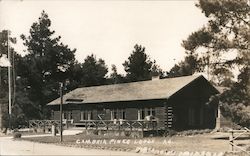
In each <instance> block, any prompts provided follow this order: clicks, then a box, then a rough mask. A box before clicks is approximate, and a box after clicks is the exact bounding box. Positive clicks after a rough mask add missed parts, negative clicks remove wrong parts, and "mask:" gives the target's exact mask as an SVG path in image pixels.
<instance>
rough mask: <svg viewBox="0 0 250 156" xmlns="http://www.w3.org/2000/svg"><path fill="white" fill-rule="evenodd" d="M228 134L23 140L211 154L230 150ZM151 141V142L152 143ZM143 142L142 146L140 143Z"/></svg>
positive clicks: (246, 140)
mask: <svg viewBox="0 0 250 156" xmlns="http://www.w3.org/2000/svg"><path fill="white" fill-rule="evenodd" d="M227 136H228V133H202V134H200V133H199V132H186V133H184V135H175V136H172V137H148V138H142V139H131V138H128V137H116V136H114V137H110V136H109V137H108V136H100V135H94V134H92V135H85V134H79V135H74V136H63V142H62V143H60V137H59V136H47V137H44V136H43V137H29V138H22V139H23V140H28V141H34V142H40V143H53V144H59V145H64V146H74V147H83V148H97V149H111V150H124V151H131V150H135V149H136V147H149V148H154V149H156V150H167V151H170V150H172V151H189V152H196V151H198V152H199V151H200V152H201V151H210V152H226V151H228V150H230V146H229V141H228V137H227ZM112 139H117V140H121V141H122V140H125V141H126V140H128V139H129V140H130V144H126V143H116V144H114V142H112V141H114V140H112ZM76 140H80V141H82V140H84V141H86V140H87V141H91V142H92V141H93V140H102V141H103V140H105V141H106V142H107V144H103V143H100V142H99V143H98V144H86V143H80V144H77V143H76ZM150 141H151V142H150ZM152 141H153V142H152ZM139 142H141V144H140V143H139ZM236 142H237V144H239V145H243V146H246V145H250V141H249V139H241V140H238V141H236Z"/></svg>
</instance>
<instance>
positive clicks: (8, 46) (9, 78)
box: [7, 30, 11, 129]
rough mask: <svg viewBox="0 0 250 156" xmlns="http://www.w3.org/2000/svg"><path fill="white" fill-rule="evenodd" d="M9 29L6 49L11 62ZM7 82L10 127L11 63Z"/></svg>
mask: <svg viewBox="0 0 250 156" xmlns="http://www.w3.org/2000/svg"><path fill="white" fill-rule="evenodd" d="M9 40H10V39H9V30H7V44H8V45H7V51H8V59H9V62H10V63H11V55H10V41H9ZM8 82H9V128H10V129H11V65H10V66H8Z"/></svg>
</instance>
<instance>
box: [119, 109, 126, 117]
mask: <svg viewBox="0 0 250 156" xmlns="http://www.w3.org/2000/svg"><path fill="white" fill-rule="evenodd" d="M120 114H121V115H120V117H121V118H120V119H126V112H125V109H121V110H120Z"/></svg>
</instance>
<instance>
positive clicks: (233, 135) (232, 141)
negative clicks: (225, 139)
mask: <svg viewBox="0 0 250 156" xmlns="http://www.w3.org/2000/svg"><path fill="white" fill-rule="evenodd" d="M229 133H230V136H229V145H230V151H231V152H232V153H236V152H244V153H246V154H248V155H250V152H249V151H247V150H246V149H244V148H243V147H240V146H239V145H237V144H236V141H237V139H239V138H240V137H242V136H244V135H245V137H247V138H250V129H248V128H246V127H245V128H244V129H243V130H230V131H229ZM246 135H248V136H246Z"/></svg>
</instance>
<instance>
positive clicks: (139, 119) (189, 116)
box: [48, 76, 219, 131]
mask: <svg viewBox="0 0 250 156" xmlns="http://www.w3.org/2000/svg"><path fill="white" fill-rule="evenodd" d="M218 93H219V91H218V90H217V89H216V88H215V87H214V86H213V85H212V84H211V83H210V82H208V81H207V80H206V79H205V78H204V77H203V76H184V77H177V78H167V79H159V78H153V79H152V80H149V81H140V82H132V83H123V84H112V85H102V86H93V87H83V88H77V89H75V90H73V91H71V92H69V93H67V94H65V95H64V97H63V118H64V120H67V121H68V122H70V123H71V124H72V125H74V126H82V127H85V128H88V127H92V128H96V129H98V128H99V129H101V127H105V128H107V129H112V128H114V127H115V125H116V128H117V127H118V129H120V128H123V129H126V128H128V129H130V130H132V128H140V129H142V130H143V131H144V130H147V129H150V128H151V129H152V128H153V129H157V130H166V129H174V130H187V129H207V128H209V129H213V128H215V126H216V118H217V113H218V103H214V104H212V105H211V104H207V102H208V101H209V98H210V97H211V96H212V95H215V94H218ZM59 105H60V98H58V99H56V100H54V101H52V102H50V103H49V104H48V106H50V107H51V108H52V110H53V111H52V118H53V119H54V120H59V119H60V113H59ZM117 125H118V126H117Z"/></svg>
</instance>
